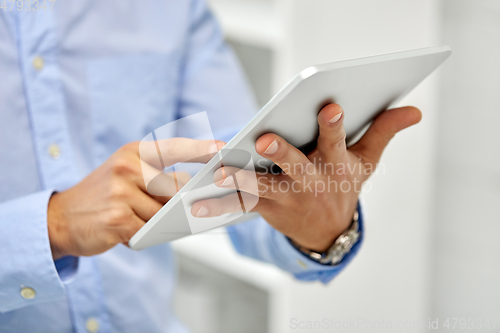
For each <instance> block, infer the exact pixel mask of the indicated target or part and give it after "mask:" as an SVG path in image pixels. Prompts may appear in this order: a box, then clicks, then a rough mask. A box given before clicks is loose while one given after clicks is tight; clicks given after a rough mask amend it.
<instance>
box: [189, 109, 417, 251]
mask: <svg viewBox="0 0 500 333" xmlns="http://www.w3.org/2000/svg"><path fill="white" fill-rule="evenodd" d="M421 116H422V115H421V112H420V111H419V110H418V109H416V108H414V107H404V108H399V109H392V110H388V111H385V112H383V113H382V114H380V115H379V116H378V117H377V118H376V119H375V120H374V122H373V123H372V125H371V126H370V128H369V129H368V131H367V132H366V133H365V134H364V136H363V137H362V138H361V139H360V141H358V142H357V143H356V144H354V145H353V146H351V147H350V148H349V149H347V148H346V142H345V136H346V133H345V130H344V126H343V120H344V117H343V110H342V108H341V107H340V106H339V105H337V104H330V105H327V106H325V107H324V108H323V109H322V110H321V112H320V113H319V115H318V123H319V128H320V131H319V138H318V141H317V147H316V149H315V150H314V151H313V152H311V153H310V154H308V155H307V156H306V155H304V154H303V153H302V152H301V151H300V150H298V149H297V148H295V147H293V146H292V145H290V144H289V143H288V142H286V140H284V139H283V138H281V137H279V136H278V135H276V134H265V135H263V136H261V137H260V138H259V139H258V140H257V142H256V144H255V149H256V151H257V153H259V154H260V155H261V156H263V157H266V158H268V159H269V160H271V161H273V162H274V163H275V164H277V165H278V166H279V167H280V168H281V169H282V170H283V173H281V174H277V175H276V174H272V173H266V174H260V173H259V172H258V173H257V175H255V173H253V172H250V171H245V170H240V169H237V168H232V167H224V168H221V169H219V170H218V171H217V172H216V173H215V175H214V178H215V179H214V181H215V184H216V185H217V186H219V187H223V188H231V189H235V188H236V186H235V182H234V178H236V183H237V185H238V188H237V189H238V190H240V191H241V194H242V195H243V201H245V196H246V197H248V196H252V195H258V196H259V197H260V198H259V201H258V203H257V205H256V206H255V207H254V208H253V209H252V211H256V212H258V213H260V215H261V216H262V217H263V218H264V219H265V220H266V221H267V222H268V223H269V224H270V225H272V226H273V227H274V228H275V229H277V230H278V231H280V232H282V233H283V234H285V235H286V236H288V237H289V238H291V239H292V240H294V241H295V242H296V243H298V244H299V245H301V246H303V247H305V248H308V249H310V250H314V251H318V252H323V251H326V250H327V249H328V248H329V247H330V246H331V245H332V244H333V242H334V241H335V239H336V238H337V237H338V236H340V234H342V233H343V232H344V231H345V230H346V229H347V228H348V227H349V225H350V224H351V221H352V217H353V214H354V211H355V209H356V205H357V202H358V195H359V193H360V191H361V185H362V184H363V183H364V182H365V181H366V180H367V179H368V177H369V176H370V174H371V173H373V171H374V170H375V168H376V165H377V163H378V161H379V159H380V157H381V155H382V152H383V150H384V148H385V147H386V146H387V144H388V143H389V141H390V140H391V138H392V137H393V136H394V135H395V134H396V133H397V132H399V131H401V130H402V129H404V128H406V127H409V126H411V125H414V124H416V123H418V122H419V121H420V119H421ZM255 177H257V184H258V185H257V187H258V191H255ZM252 178H253V181H252ZM256 192H257V193H256ZM237 211H241V205H240V201H239V198H238V197H237V194H236V193H235V194H231V195H228V196H226V197H223V198H216V199H208V200H202V201H198V202H196V203H195V204H194V205H193V207H192V210H191V212H192V214H193V215H194V216H197V217H214V216H219V215H223V214H226V213H233V212H237Z"/></svg>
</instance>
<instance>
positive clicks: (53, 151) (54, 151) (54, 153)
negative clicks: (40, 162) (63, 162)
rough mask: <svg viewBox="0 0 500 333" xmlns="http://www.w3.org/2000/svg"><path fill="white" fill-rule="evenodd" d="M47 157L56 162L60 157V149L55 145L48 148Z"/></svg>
mask: <svg viewBox="0 0 500 333" xmlns="http://www.w3.org/2000/svg"><path fill="white" fill-rule="evenodd" d="M49 155H50V157H52V158H53V159H55V160H58V159H59V157H61V149H60V148H59V146H58V145H56V144H55V143H53V144H51V145H50V146H49Z"/></svg>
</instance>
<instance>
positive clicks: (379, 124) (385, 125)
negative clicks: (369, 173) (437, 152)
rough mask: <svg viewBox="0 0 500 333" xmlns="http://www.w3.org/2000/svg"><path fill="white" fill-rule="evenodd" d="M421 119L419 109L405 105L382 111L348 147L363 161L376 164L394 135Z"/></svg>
mask: <svg viewBox="0 0 500 333" xmlns="http://www.w3.org/2000/svg"><path fill="white" fill-rule="evenodd" d="M421 119H422V113H421V112H420V110H419V109H417V108H415V107H412V106H407V107H403V108H398V109H392V110H387V111H385V112H382V113H381V114H380V115H379V116H378V117H377V118H375V120H374V121H373V123H372V125H371V126H370V127H369V128H368V130H367V131H366V133H365V134H364V135H363V137H362V138H361V139H360V140H359V141H358V142H357V143H356V144H354V145H352V146H351V147H350V148H349V151H351V152H353V153H354V154H356V155H357V156H358V157H359V158H360V159H361V160H362V162H363V163H369V164H372V165H373V164H377V163H378V161H379V160H380V157H381V156H382V153H383V151H384V149H385V147H386V146H387V144H388V143H389V141H390V140H391V139H392V138H393V137H394V135H395V134H396V133H397V132H399V131H401V130H403V129H405V128H407V127H409V126H412V125H415V124H416V123H418V122H419V121H420V120H421Z"/></svg>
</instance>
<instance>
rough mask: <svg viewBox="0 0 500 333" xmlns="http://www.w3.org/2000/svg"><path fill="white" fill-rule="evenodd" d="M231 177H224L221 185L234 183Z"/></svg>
mask: <svg viewBox="0 0 500 333" xmlns="http://www.w3.org/2000/svg"><path fill="white" fill-rule="evenodd" d="M233 177H234V176H232V175H231V176H229V177H226V179H224V181H223V182H222V184H221V185H222V186H230V185H233V184H234V180H233Z"/></svg>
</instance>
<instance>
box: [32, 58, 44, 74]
mask: <svg viewBox="0 0 500 333" xmlns="http://www.w3.org/2000/svg"><path fill="white" fill-rule="evenodd" d="M44 65H45V62H44V61H43V58H42V57H40V56H36V57H35V58H34V59H33V67H35V69H36V70H37V71H41V70H42V69H43V66H44Z"/></svg>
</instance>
